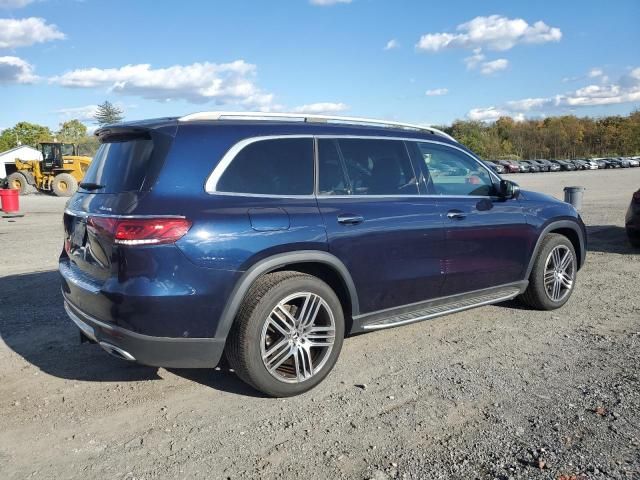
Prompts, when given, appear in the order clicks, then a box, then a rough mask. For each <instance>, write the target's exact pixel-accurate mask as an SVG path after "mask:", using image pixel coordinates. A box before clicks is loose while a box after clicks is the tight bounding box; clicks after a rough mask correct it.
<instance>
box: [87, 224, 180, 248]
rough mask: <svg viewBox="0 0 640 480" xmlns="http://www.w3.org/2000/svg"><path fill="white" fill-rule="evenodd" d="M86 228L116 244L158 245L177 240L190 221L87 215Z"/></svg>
mask: <svg viewBox="0 0 640 480" xmlns="http://www.w3.org/2000/svg"><path fill="white" fill-rule="evenodd" d="M87 228H88V229H90V230H92V231H93V232H94V233H95V234H97V235H101V236H106V237H110V238H112V239H113V243H115V244H118V245H159V244H164V243H174V242H176V241H178V240H179V239H180V238H182V237H183V236H184V235H185V234H186V233H187V232H188V231H189V228H191V222H190V221H189V220H187V219H185V218H118V217H89V218H88V219H87Z"/></svg>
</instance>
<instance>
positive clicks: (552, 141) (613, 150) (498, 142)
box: [0, 102, 640, 160]
mask: <svg viewBox="0 0 640 480" xmlns="http://www.w3.org/2000/svg"><path fill="white" fill-rule="evenodd" d="M123 118H124V117H123V112H122V110H121V109H119V108H118V107H116V106H114V105H113V104H111V103H109V102H105V103H103V104H102V105H100V106H99V107H98V110H97V111H96V114H95V115H94V119H95V122H96V123H97V124H98V125H107V124H110V123H117V122H119V121H122V119H123ZM440 128H441V129H443V130H444V131H445V132H447V133H448V134H450V135H452V136H453V137H454V138H455V139H456V140H458V141H459V142H460V143H462V144H463V145H466V146H467V147H468V148H470V149H471V150H472V151H474V152H475V153H476V154H478V155H480V157H482V158H484V159H488V160H492V159H495V160H498V159H513V160H519V159H532V158H547V159H556V158H558V159H562V158H589V157H607V156H629V155H639V154H640V110H636V111H634V112H632V113H631V114H629V115H627V116H608V117H601V118H590V117H576V116H574V115H564V116H558V117H547V118H545V119H541V120H523V121H517V120H515V119H513V118H510V117H501V118H499V119H498V120H497V121H496V122H494V123H485V122H480V121H469V120H456V121H455V122H453V124H452V125H450V126H443V127H440ZM54 138H55V139H56V140H57V141H60V142H68V143H75V144H77V145H78V149H79V151H80V154H81V155H89V156H93V155H94V154H95V152H96V150H97V148H98V140H97V139H96V138H95V136H93V135H88V134H87V127H86V126H85V125H84V124H83V123H82V122H80V121H79V120H75V119H74V120H69V121H66V122H63V123H61V124H60V126H59V129H58V130H57V131H52V130H51V129H50V128H49V127H45V126H42V125H37V124H35V123H29V122H19V123H17V124H16V125H15V126H13V127H11V128H7V129H5V130H3V131H2V132H1V133H0V152H3V151H5V150H9V149H11V148H14V147H16V146H17V145H18V144H22V145H31V146H33V147H36V148H37V146H38V143H39V142H47V141H52V140H53V139H54ZM18 142H20V143H18Z"/></svg>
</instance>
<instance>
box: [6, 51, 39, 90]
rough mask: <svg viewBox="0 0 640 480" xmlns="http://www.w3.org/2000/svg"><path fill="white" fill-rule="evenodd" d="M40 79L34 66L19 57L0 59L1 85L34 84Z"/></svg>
mask: <svg viewBox="0 0 640 480" xmlns="http://www.w3.org/2000/svg"><path fill="white" fill-rule="evenodd" d="M36 80H38V77H37V76H36V75H35V74H34V73H33V65H31V64H30V63H29V62H27V61H25V60H23V59H21V58H18V57H0V85H1V84H8V83H33V82H35V81H36Z"/></svg>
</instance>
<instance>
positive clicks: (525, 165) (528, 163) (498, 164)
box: [484, 157, 640, 173]
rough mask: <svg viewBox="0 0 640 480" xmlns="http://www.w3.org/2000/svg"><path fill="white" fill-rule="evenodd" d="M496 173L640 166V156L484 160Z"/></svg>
mask: <svg viewBox="0 0 640 480" xmlns="http://www.w3.org/2000/svg"><path fill="white" fill-rule="evenodd" d="M484 163H485V164H486V165H487V166H489V167H490V168H491V169H493V171H495V172H496V173H529V172H530V173H538V172H558V171H573V170H598V169H599V168H630V167H640V157H611V158H591V159H586V158H585V159H582V158H579V159H575V160H544V159H540V160H485V162H484Z"/></svg>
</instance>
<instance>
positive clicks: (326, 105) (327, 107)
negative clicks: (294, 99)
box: [293, 102, 349, 115]
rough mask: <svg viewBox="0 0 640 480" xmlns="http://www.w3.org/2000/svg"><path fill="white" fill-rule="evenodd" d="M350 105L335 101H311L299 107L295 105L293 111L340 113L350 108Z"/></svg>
mask: <svg viewBox="0 0 640 480" xmlns="http://www.w3.org/2000/svg"><path fill="white" fill-rule="evenodd" d="M348 109H349V106H348V105H346V104H344V103H339V102H338V103H334V102H318V103H309V104H307V105H300V106H299V107H295V108H294V109H293V111H294V112H295V113H315V114H318V115H320V114H323V113H324V114H331V113H338V112H343V111H345V110H348Z"/></svg>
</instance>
